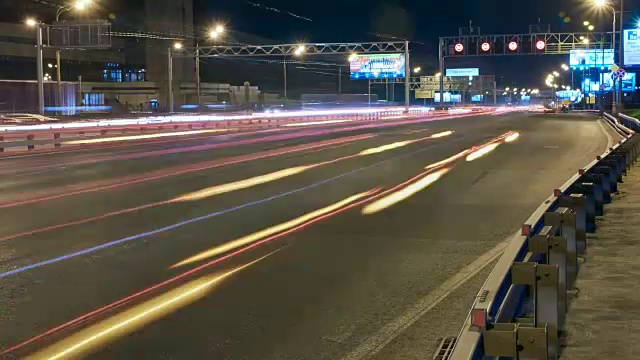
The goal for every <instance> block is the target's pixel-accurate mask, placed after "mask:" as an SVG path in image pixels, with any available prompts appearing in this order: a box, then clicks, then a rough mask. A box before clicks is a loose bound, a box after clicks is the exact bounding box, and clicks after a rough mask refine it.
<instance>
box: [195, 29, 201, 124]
mask: <svg viewBox="0 0 640 360" xmlns="http://www.w3.org/2000/svg"><path fill="white" fill-rule="evenodd" d="M200 86H201V84H200V40H199V39H197V40H196V91H197V96H196V99H197V101H198V111H200V105H202V102H201V101H200V94H201V91H200Z"/></svg>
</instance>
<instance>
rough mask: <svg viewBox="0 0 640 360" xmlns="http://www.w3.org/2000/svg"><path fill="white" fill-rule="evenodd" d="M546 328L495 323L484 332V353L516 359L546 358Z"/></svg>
mask: <svg viewBox="0 0 640 360" xmlns="http://www.w3.org/2000/svg"><path fill="white" fill-rule="evenodd" d="M547 332H548V331H547V328H546V327H540V328H530V327H525V326H522V325H518V324H512V323H504V324H495V326H494V328H493V329H491V330H489V331H486V332H485V333H484V344H483V345H484V355H485V356H495V357H508V358H513V359H517V360H540V359H545V360H546V359H548V358H550V357H549V353H548V351H547V349H548V347H549V344H548V335H547Z"/></svg>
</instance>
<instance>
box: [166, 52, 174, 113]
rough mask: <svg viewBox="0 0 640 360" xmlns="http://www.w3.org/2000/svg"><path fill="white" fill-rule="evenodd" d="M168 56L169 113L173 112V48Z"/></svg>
mask: <svg viewBox="0 0 640 360" xmlns="http://www.w3.org/2000/svg"><path fill="white" fill-rule="evenodd" d="M167 54H168V58H167V61H168V66H167V68H168V71H169V73H168V75H169V76H168V89H167V90H168V95H169V109H168V110H169V113H172V112H173V56H172V54H171V46H169V50H168V52H167Z"/></svg>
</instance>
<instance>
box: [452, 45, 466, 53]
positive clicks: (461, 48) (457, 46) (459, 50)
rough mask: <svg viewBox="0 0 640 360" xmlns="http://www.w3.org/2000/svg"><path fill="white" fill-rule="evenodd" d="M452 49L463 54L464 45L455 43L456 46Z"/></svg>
mask: <svg viewBox="0 0 640 360" xmlns="http://www.w3.org/2000/svg"><path fill="white" fill-rule="evenodd" d="M453 49H454V50H455V51H456V52H459V53H461V52H463V51H464V45H462V43H457V44H456V45H455V46H454V47H453Z"/></svg>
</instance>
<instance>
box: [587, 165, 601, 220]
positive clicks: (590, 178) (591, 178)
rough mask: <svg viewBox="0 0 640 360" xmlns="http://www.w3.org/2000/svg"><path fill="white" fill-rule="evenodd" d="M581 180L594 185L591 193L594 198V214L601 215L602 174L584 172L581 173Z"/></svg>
mask: <svg viewBox="0 0 640 360" xmlns="http://www.w3.org/2000/svg"><path fill="white" fill-rule="evenodd" d="M582 181H583V182H587V183H592V184H593V185H594V186H595V191H594V193H593V194H594V195H595V199H596V216H603V215H604V203H605V195H604V194H605V191H604V176H603V175H602V174H594V173H586V174H583V175H582Z"/></svg>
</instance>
